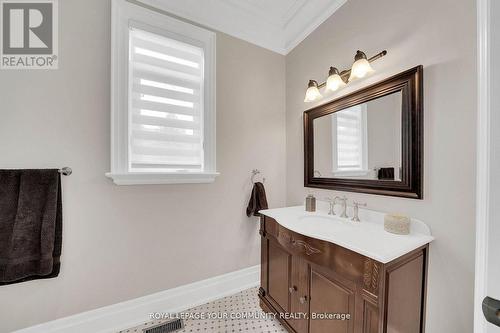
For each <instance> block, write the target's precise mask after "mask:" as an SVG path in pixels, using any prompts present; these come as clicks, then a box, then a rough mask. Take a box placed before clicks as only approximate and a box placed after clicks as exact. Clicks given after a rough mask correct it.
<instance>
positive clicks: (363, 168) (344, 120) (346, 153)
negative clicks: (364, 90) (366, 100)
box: [332, 104, 368, 176]
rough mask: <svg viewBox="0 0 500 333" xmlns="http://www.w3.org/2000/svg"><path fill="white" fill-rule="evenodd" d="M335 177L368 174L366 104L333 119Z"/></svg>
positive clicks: (347, 110) (339, 114)
mask: <svg viewBox="0 0 500 333" xmlns="http://www.w3.org/2000/svg"><path fill="white" fill-rule="evenodd" d="M332 128H334V130H333V131H332V133H333V138H332V140H333V145H332V146H333V158H334V163H333V166H334V170H333V173H334V175H335V176H362V175H366V174H368V144H367V141H368V137H367V136H368V135H367V126H366V104H361V105H356V106H353V107H350V108H348V109H345V110H342V111H341V112H337V113H335V117H332Z"/></svg>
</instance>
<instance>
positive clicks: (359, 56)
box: [349, 51, 373, 81]
mask: <svg viewBox="0 0 500 333" xmlns="http://www.w3.org/2000/svg"><path fill="white" fill-rule="evenodd" d="M354 60H355V61H354V64H352V68H351V75H350V76H349V81H351V80H354V79H360V78H363V77H365V76H366V75H367V74H369V73H371V72H373V68H372V66H371V65H370V62H369V61H368V59H366V54H364V53H363V52H361V51H358V52H357V53H356V56H355V57H354Z"/></svg>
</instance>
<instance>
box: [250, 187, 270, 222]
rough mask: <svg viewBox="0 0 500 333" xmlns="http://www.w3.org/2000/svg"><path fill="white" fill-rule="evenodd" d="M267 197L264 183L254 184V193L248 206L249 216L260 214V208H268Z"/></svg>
mask: <svg viewBox="0 0 500 333" xmlns="http://www.w3.org/2000/svg"><path fill="white" fill-rule="evenodd" d="M267 208H268V207H267V198H266V190H265V189H264V184H262V183H260V182H257V183H254V184H253V188H252V194H251V195H250V201H249V202H248V207H247V216H248V217H250V216H252V214H253V216H260V214H259V210H262V209H267Z"/></svg>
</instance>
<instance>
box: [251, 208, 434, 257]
mask: <svg viewBox="0 0 500 333" xmlns="http://www.w3.org/2000/svg"><path fill="white" fill-rule="evenodd" d="M337 209H338V207H337V208H336V211H337ZM327 211H328V209H327V205H326V204H323V203H320V202H318V210H317V211H316V212H314V213H310V212H306V211H305V209H304V206H296V207H286V208H276V209H266V210H261V211H260V213H261V214H263V215H266V216H268V217H271V218H273V219H275V220H276V221H277V222H278V223H279V224H280V225H282V226H283V227H285V228H287V229H289V230H292V231H294V232H296V233H299V234H302V235H304V236H308V237H312V238H316V239H320V240H324V241H327V242H330V243H334V244H337V245H339V246H342V247H344V248H346V249H349V250H352V251H354V252H357V253H359V254H362V255H364V256H366V257H369V258H372V259H374V260H376V261H378V262H381V263H384V264H385V263H388V262H390V261H392V260H394V259H397V258H399V257H401V256H403V255H405V254H407V253H409V252H411V251H413V250H415V249H417V248H419V247H421V246H423V245H425V244H428V243H430V242H432V241H433V240H434V237H432V236H431V232H430V229H429V227H428V226H427V225H426V224H425V223H423V222H422V221H419V220H416V219H411V225H410V226H411V227H410V234H409V235H395V234H392V233H389V232H387V231H385V230H384V215H385V214H384V213H382V212H377V211H373V210H369V209H361V208H360V209H359V217H360V219H361V222H353V221H351V220H350V218H349V219H344V218H340V217H339V216H338V215H335V216H331V215H328V214H327ZM348 215H349V216H352V211H350V210H348Z"/></svg>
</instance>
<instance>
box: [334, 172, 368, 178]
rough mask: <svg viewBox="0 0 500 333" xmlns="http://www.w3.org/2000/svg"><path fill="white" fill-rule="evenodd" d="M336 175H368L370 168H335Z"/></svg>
mask: <svg viewBox="0 0 500 333" xmlns="http://www.w3.org/2000/svg"><path fill="white" fill-rule="evenodd" d="M332 173H333V176H334V177H357V176H367V175H368V174H369V173H370V170H334V171H333V172H332Z"/></svg>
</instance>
